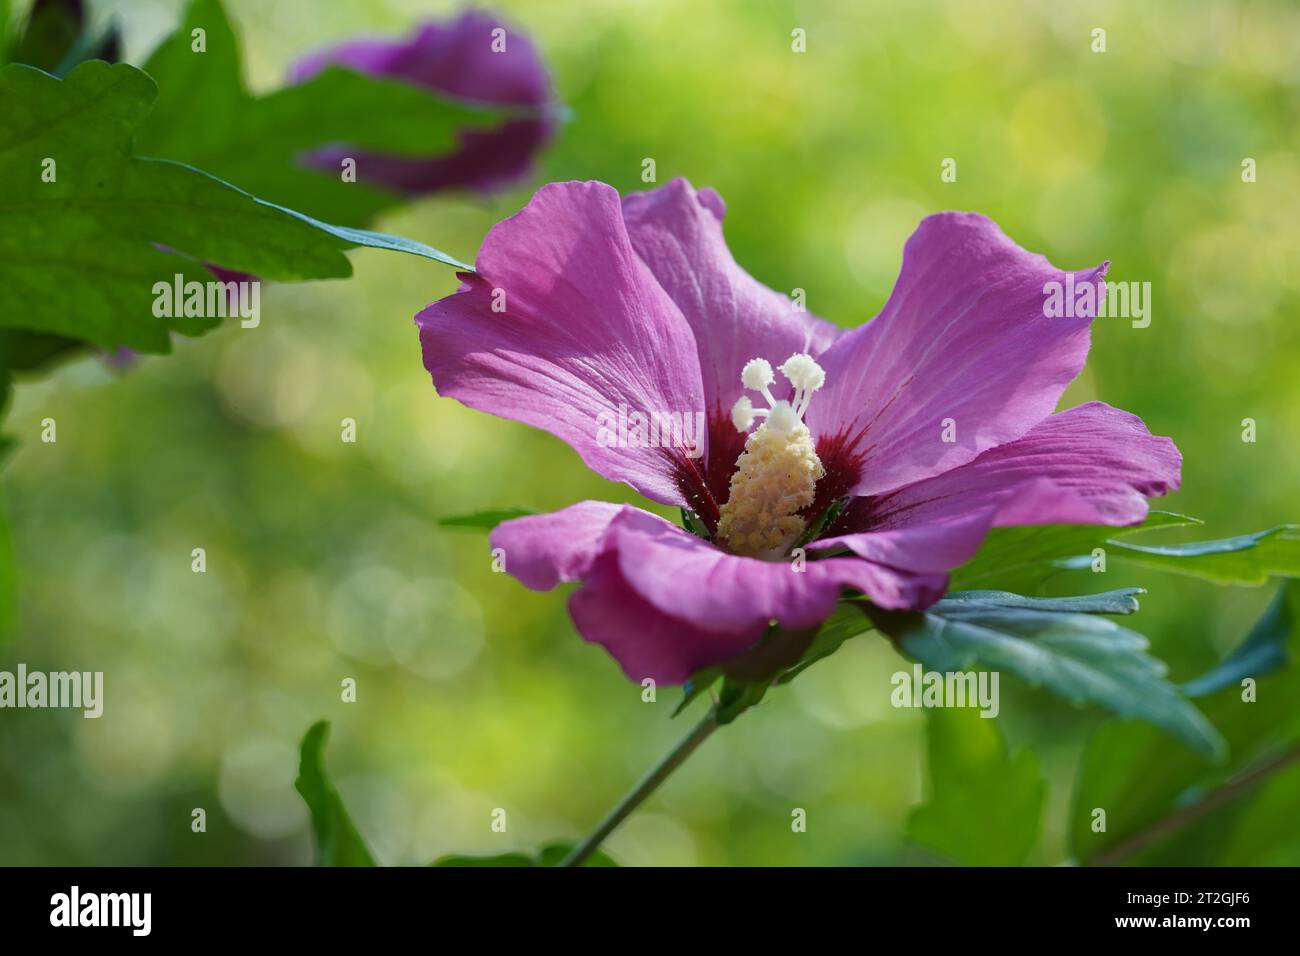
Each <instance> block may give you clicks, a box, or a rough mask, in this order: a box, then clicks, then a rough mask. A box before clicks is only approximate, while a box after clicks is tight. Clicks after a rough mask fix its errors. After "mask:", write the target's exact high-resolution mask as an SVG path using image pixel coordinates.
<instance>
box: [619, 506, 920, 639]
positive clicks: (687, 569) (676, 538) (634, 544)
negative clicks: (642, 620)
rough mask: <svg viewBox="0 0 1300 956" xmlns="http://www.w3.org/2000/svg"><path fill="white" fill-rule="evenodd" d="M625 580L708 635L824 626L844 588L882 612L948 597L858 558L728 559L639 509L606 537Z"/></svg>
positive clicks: (913, 578)
mask: <svg viewBox="0 0 1300 956" xmlns="http://www.w3.org/2000/svg"><path fill="white" fill-rule="evenodd" d="M604 546H605V548H606V549H607V551H609V552H612V553H616V554H617V555H618V558H619V568H620V570H621V572H622V576H623V578H624V579H625V580H626V581H627V583H628V584H629V585H631V587H632V589H633V590H635V591H636V592H637V593H638V594H640V595H641V596H642V597H644V598H645V599H646V600H648V601H649V602H650V603H651V604H653V605H655V606H656V607H658V608H660V609H661V610H663V611H665V612H667V613H671V614H674V615H676V616H678V617H682V618H685V619H686V620H689V621H691V622H692V623H693V624H694V625H695V626H696V627H698V628H700V629H703V630H706V631H719V632H734V631H745V630H747V629H749V628H751V627H753V626H756V625H757V624H760V623H764V622H767V621H776V622H777V623H778V624H780V625H781V626H782V627H784V628H787V629H789V630H802V629H805V628H810V627H814V626H816V625H817V624H819V623H821V622H822V621H823V620H825V618H826V617H827V616H828V615H830V613H831V612H832V611H833V610H834V609H835V603H836V601H837V600H838V599H839V596H840V591H841V589H842V588H852V589H855V590H859V591H862V592H864V593H865V594H867V595H868V596H869V597H870V598H871V599H872V600H873V601H875V602H876V603H877V604H879V605H881V606H882V607H889V608H905V607H906V608H911V607H921V606H925V605H927V604H929V603H932V602H933V601H934V600H936V599H937V598H938V597H939V596H940V594H941V593H942V588H943V579H942V577H941V576H933V575H926V574H924V573H922V574H914V573H911V572H904V571H899V570H896V569H894V568H890V567H886V566H884V565H881V564H876V563H872V562H869V561H862V560H860V559H858V558H831V559H826V560H819V561H807V560H805V561H799V562H796V561H793V560H791V561H763V560H760V559H758V558H750V557H744V556H741V555H736V554H729V553H728V552H725V551H722V550H720V549H718V548H716V547H714V546H713V545H712V544H710V543H708V542H707V541H704V540H702V539H700V538H698V537H696V536H695V535H692V534H689V533H687V532H685V531H683V530H682V529H680V528H678V527H676V526H675V525H673V524H671V523H669V522H666V521H662V520H661V519H658V518H655V517H654V516H653V515H648V514H646V513H645V512H642V511H637V510H635V509H628V510H626V511H624V512H622V513H620V514H618V515H616V516H615V517H614V519H613V520H612V521H611V522H610V526H609V530H608V531H607V532H606V536H605V538H604Z"/></svg>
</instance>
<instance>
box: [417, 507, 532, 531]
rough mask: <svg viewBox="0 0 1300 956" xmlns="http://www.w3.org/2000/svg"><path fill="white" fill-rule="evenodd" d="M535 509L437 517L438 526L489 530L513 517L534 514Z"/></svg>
mask: <svg viewBox="0 0 1300 956" xmlns="http://www.w3.org/2000/svg"><path fill="white" fill-rule="evenodd" d="M536 513H537V512H535V511H529V510H528V509H527V508H502V509H499V510H497V511H476V512H474V513H473V514H467V515H454V516H453V517H450V518H439V519H438V526H439V527H440V528H474V529H477V530H480V531H491V530H492V529H493V528H495V527H496V526H497V525H499V524H500V523H501V522H503V521H511V520H513V519H515V518H526V517H528V516H529V515H532V514H536Z"/></svg>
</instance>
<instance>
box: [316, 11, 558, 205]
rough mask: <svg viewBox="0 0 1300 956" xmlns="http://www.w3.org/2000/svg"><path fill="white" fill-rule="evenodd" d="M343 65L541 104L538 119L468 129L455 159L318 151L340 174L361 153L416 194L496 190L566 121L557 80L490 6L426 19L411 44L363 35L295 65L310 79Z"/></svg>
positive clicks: (397, 186) (379, 172) (371, 172)
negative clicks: (554, 98) (446, 18)
mask: <svg viewBox="0 0 1300 956" xmlns="http://www.w3.org/2000/svg"><path fill="white" fill-rule="evenodd" d="M496 29H505V30H506V35H505V49H504V51H501V52H494V50H493V40H494V37H493V31H494V30H496ZM331 64H338V65H341V66H347V67H351V68H352V69H354V70H357V71H359V72H361V73H368V74H374V75H379V76H389V77H394V78H397V79H400V80H406V81H408V82H410V83H412V84H415V85H417V86H423V87H426V88H428V89H432V90H437V91H438V92H439V93H443V94H445V95H447V96H449V97H451V98H453V99H458V100H468V101H471V102H478V103H486V104H493V105H502V106H522V107H533V108H535V109H536V110H538V115H537V116H536V117H528V118H520V119H511V120H507V121H505V122H502V123H500V124H499V125H497V126H495V127H491V128H487V129H465V130H462V131H460V133H459V134H458V137H457V140H458V144H457V147H456V149H455V150H454V151H453V152H451V153H449V154H447V155H446V156H439V157H402V156H383V155H378V154H374V153H364V152H359V151H357V150H354V149H349V148H347V147H332V148H327V149H322V150H318V151H316V152H313V153H312V154H311V156H310V157H309V158H308V161H309V162H310V164H311V165H313V166H317V167H319V168H325V169H329V170H337V169H338V163H339V160H340V159H341V158H342V157H344V156H352V157H353V158H355V159H356V160H357V171H358V175H359V176H360V177H361V178H363V179H370V180H374V181H376V182H379V183H381V184H383V185H385V186H388V187H389V188H391V189H394V190H397V191H399V192H403V193H406V194H410V195H418V194H422V193H430V192H435V191H437V190H440V189H448V188H459V187H466V188H471V189H477V190H480V191H485V192H486V191H491V190H495V189H498V188H500V187H502V186H506V185H509V184H511V183H513V182H516V181H518V180H519V179H522V178H523V177H525V176H526V175H527V174H528V172H529V170H530V169H531V168H532V164H533V160H534V158H535V157H536V155H537V153H538V152H539V151H540V149H541V148H542V146H544V145H545V144H546V142H547V141H548V140H549V139H550V138H551V136H552V135H553V134H554V132H555V128H556V126H557V120H556V117H555V111H554V109H553V108H552V103H551V91H550V81H549V79H548V78H547V75H546V70H545V68H544V67H543V66H542V62H541V58H540V57H539V56H538V54H537V51H536V49H535V48H534V47H533V44H532V42H531V41H530V40H529V39H528V37H527V36H526V35H524V34H523V33H520V32H518V31H516V30H513V29H509V28H507V27H505V26H504V24H503V23H502V21H500V20H499V19H497V18H496V17H495V16H493V15H491V14H489V13H487V12H485V11H482V10H468V11H466V12H464V13H462V14H461V15H460V16H459V17H458V18H457V19H456V20H454V21H452V22H450V23H446V24H441V23H426V24H424V25H423V26H421V27H420V28H419V29H418V30H417V31H416V32H415V34H414V35H413V36H411V38H410V39H407V40H354V41H352V42H349V43H345V44H342V45H341V46H337V47H334V48H332V49H329V50H324V51H320V52H317V53H314V54H312V55H310V56H308V57H305V58H304V59H302V60H300V61H299V62H298V63H297V64H295V65H294V67H293V68H292V69H291V70H290V80H291V81H292V82H302V81H303V80H306V79H309V78H310V77H312V76H314V75H315V74H317V73H319V72H320V71H321V70H323V69H324V68H325V67H326V66H329V65H331Z"/></svg>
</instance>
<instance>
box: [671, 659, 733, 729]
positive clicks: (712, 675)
mask: <svg viewBox="0 0 1300 956" xmlns="http://www.w3.org/2000/svg"><path fill="white" fill-rule="evenodd" d="M721 676H722V668H721V667H706V668H705V669H704V670H702V671H696V672H695V673H694V674H692V675H691V676H690V677H689V678H688V679H687V681H686V683H685V684H683V685H682V699H681V703H679V704H678V705H677V706H676V708H674V709H673V712H672V716H673V717H676V716H677V715H678V714H680V713H681V712H682V711H684V710H685V709H686V708H687V707H689V706H690V705H691V704H692V703H693V702H694V701H695V700H697V699H698V698H699V697H700V695H701V694H703V693H704V692H705V691H706V690H708V689H709V688H710V687H712V686H713V685H714V684H716V683H717V682H718V678H720V677H721Z"/></svg>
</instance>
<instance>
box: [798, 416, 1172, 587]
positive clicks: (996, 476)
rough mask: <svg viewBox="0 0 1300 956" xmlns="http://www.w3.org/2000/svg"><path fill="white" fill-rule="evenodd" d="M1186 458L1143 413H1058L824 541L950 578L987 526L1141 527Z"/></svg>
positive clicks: (861, 515) (854, 514)
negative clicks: (1149, 424) (1145, 421)
mask: <svg viewBox="0 0 1300 956" xmlns="http://www.w3.org/2000/svg"><path fill="white" fill-rule="evenodd" d="M1181 463H1182V456H1181V455H1180V454H1179V453H1178V449H1177V448H1176V447H1175V446H1174V443H1173V442H1172V441H1170V440H1169V439H1168V438H1162V437H1158V436H1155V435H1152V434H1151V433H1150V432H1149V431H1148V430H1147V428H1146V426H1145V425H1144V424H1143V423H1142V420H1141V419H1140V418H1138V417H1137V416H1136V415H1131V414H1129V413H1128V412H1124V411H1120V410H1119V409H1117V408H1112V407H1111V406H1109V405H1105V404H1103V403H1101V402H1089V403H1088V404H1086V405H1080V406H1078V407H1077V408H1072V409H1070V410H1069V411H1065V412H1060V413H1059V414H1056V415H1053V416H1051V417H1050V418H1047V419H1046V420H1044V421H1043V422H1041V423H1039V424H1038V425H1037V426H1035V427H1034V428H1033V429H1032V430H1031V431H1030V432H1029V434H1027V435H1025V436H1024V437H1023V438H1020V439H1018V440H1017V441H1013V442H1010V443H1008V444H1006V445H999V446H998V447H997V448H993V449H990V450H989V451H986V452H985V453H984V454H982V455H980V456H979V457H978V458H976V459H975V460H974V461H972V462H970V463H969V464H967V465H963V466H961V467H960V468H954V469H953V470H952V471H949V472H945V473H944V474H942V475H939V476H938V477H935V478H928V479H926V480H924V481H918V482H916V483H915V484H912V485H908V486H907V487H906V488H902V489H900V490H899V491H896V492H893V493H891V494H887V495H882V496H880V497H878V498H864V499H859V500H858V501H857V502H855V504H854V505H853V506H852V508H851V509H850V510H849V511H848V512H846V513H845V516H844V520H843V521H842V522H838V523H839V524H841V525H844V526H847V527H849V528H862V529H865V530H861V531H856V532H854V531H850V532H849V533H844V534H837V535H834V536H833V537H828V538H823V539H821V540H819V541H816V542H814V543H813V544H812V545H810V546H809V547H810V548H812V549H814V550H836V549H840V548H847V549H849V550H850V551H852V552H853V553H854V554H857V555H859V556H860V557H863V558H866V559H868V560H870V561H874V562H880V563H884V564H889V565H892V566H894V567H898V568H902V569H905V570H909V571H917V572H943V571H947V570H950V569H952V568H955V567H957V566H958V565H960V564H963V563H964V562H966V561H968V560H969V559H970V558H971V557H973V556H974V554H975V552H976V551H978V550H979V547H980V545H981V544H982V543H983V540H984V536H985V535H986V534H987V533H988V531H989V529H990V528H994V527H1006V526H1011V525H1025V524H1109V525H1126V524H1135V523H1137V522H1139V521H1141V520H1142V519H1143V518H1145V517H1146V514H1147V498H1149V497H1153V496H1156V495H1163V494H1165V493H1166V492H1169V491H1173V490H1176V489H1177V488H1178V481H1179V469H1180V466H1181Z"/></svg>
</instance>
